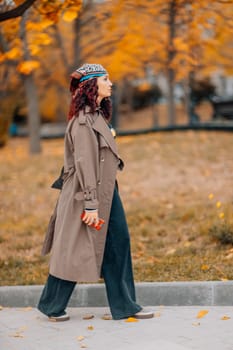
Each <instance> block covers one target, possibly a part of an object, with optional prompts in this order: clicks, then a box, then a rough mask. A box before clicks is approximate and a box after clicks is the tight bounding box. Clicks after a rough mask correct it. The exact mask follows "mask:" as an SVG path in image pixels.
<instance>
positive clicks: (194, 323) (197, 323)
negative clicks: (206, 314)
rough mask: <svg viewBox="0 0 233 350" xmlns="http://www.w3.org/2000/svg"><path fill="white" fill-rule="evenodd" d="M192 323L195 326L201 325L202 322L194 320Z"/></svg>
mask: <svg viewBox="0 0 233 350" xmlns="http://www.w3.org/2000/svg"><path fill="white" fill-rule="evenodd" d="M192 325H193V326H195V327H197V326H200V322H193V323H192Z"/></svg>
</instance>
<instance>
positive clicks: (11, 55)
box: [5, 47, 21, 60]
mask: <svg viewBox="0 0 233 350" xmlns="http://www.w3.org/2000/svg"><path fill="white" fill-rule="evenodd" d="M20 56H21V50H20V49H19V48H18V47H14V48H13V49H11V50H9V51H7V52H6V53H5V57H6V58H7V59H8V60H14V59H16V58H19V57H20Z"/></svg>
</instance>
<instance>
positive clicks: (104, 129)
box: [92, 112, 118, 157]
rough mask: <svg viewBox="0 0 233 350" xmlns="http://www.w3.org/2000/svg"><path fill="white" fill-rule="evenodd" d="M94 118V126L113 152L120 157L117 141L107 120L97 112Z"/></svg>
mask: <svg viewBox="0 0 233 350" xmlns="http://www.w3.org/2000/svg"><path fill="white" fill-rule="evenodd" d="M93 120H94V122H93V124H92V128H93V129H94V130H96V131H97V132H98V133H100V134H101V135H102V136H103V138H104V139H105V141H106V142H107V144H108V145H109V147H110V148H111V150H112V152H113V153H114V154H115V155H116V156H117V157H118V152H117V146H116V141H115V139H114V137H113V135H112V132H111V130H110V128H109V126H108V124H107V122H106V121H105V120H104V118H103V116H102V114H101V113H98V112H96V114H95V115H94V118H93Z"/></svg>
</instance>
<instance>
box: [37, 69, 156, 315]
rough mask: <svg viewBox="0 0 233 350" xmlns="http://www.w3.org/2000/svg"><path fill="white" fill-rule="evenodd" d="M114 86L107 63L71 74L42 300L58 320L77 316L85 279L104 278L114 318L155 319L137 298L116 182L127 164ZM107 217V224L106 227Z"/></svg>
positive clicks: (46, 310)
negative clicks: (74, 303) (71, 308)
mask: <svg viewBox="0 0 233 350" xmlns="http://www.w3.org/2000/svg"><path fill="white" fill-rule="evenodd" d="M111 88H112V83H111V81H110V80H109V76H108V73H107V71H106V70H105V69H104V68H103V67H102V66H101V65H100V64H84V65H83V66H82V67H80V68H79V69H77V70H76V71H75V72H74V73H73V74H72V75H71V83H70V91H71V94H72V100H71V105H70V112H69V122H68V125H67V129H66V133H65V149H64V174H63V177H62V180H63V185H62V189H61V192H60V196H59V199H58V203H57V206H56V208H55V212H54V215H53V217H52V220H51V222H50V225H49V230H48V232H47V237H46V240H45V243H44V247H43V253H44V254H46V253H48V252H49V251H50V248H52V249H51V258H50V268H49V276H48V279H47V282H46V284H45V287H44V289H43V292H42V295H41V298H40V301H39V304H38V309H39V310H40V311H41V312H42V313H44V314H45V315H47V316H48V317H49V319H50V320H53V321H66V320H68V319H69V316H68V315H67V313H66V307H67V304H68V302H69V299H70V296H71V294H72V292H73V289H74V287H75V285H76V283H77V282H96V281H98V280H99V278H100V277H103V279H104V281H105V285H106V291H107V297H108V302H109V306H110V310H111V314H112V318H113V319H115V320H117V319H122V318H127V317H129V316H134V317H137V318H150V317H153V313H152V312H147V311H145V310H143V309H142V307H141V306H140V305H138V304H137V303H136V297H135V286H134V280H133V272H132V263H131V253H130V238H129V233H128V227H127V223H126V219H125V214H124V209H123V207H122V203H121V200H120V197H119V193H118V189H117V185H116V172H117V169H120V170H121V169H122V168H123V162H122V160H121V159H120V158H119V156H118V152H117V146H116V143H115V139H114V135H113V134H112V132H111V131H112V130H111V126H110V124H109V121H110V118H111V102H110V96H111ZM100 218H101V219H103V220H104V224H103V225H102V226H101V227H98V225H99V224H100V221H99V220H100ZM94 226H96V227H97V228H98V229H99V230H96V227H94ZM48 243H49V245H48Z"/></svg>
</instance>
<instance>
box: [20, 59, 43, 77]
mask: <svg viewBox="0 0 233 350" xmlns="http://www.w3.org/2000/svg"><path fill="white" fill-rule="evenodd" d="M39 67H40V62H38V61H25V62H21V63H20V64H19V65H18V67H17V70H18V71H19V72H20V73H22V74H25V75H28V74H30V73H32V72H33V71H34V70H35V69H37V68H39Z"/></svg>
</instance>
